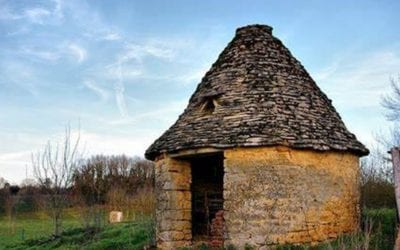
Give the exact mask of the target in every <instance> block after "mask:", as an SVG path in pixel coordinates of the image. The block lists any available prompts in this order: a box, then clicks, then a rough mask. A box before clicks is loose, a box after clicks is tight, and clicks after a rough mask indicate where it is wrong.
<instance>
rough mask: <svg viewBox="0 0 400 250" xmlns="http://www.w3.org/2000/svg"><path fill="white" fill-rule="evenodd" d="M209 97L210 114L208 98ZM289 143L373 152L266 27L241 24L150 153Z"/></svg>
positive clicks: (319, 149)
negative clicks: (181, 111) (352, 130)
mask: <svg viewBox="0 0 400 250" xmlns="http://www.w3.org/2000/svg"><path fill="white" fill-rule="evenodd" d="M210 100H211V101H212V102H213V103H214V104H217V105H214V107H213V110H212V112H205V111H204V109H202V107H204V105H205V102H209V101H210ZM276 145H284V146H288V147H292V148H304V149H314V150H318V151H327V150H334V151H349V152H353V153H355V154H357V155H360V156H362V155H367V154H368V149H367V148H366V147H365V146H364V145H363V144H362V143H360V142H359V141H358V140H357V138H356V137H355V136H354V134H352V133H350V132H349V131H348V130H347V129H346V127H345V125H344V123H343V121H342V119H341V118H340V116H339V114H338V113H337V112H336V110H335V108H334V107H333V106H332V102H331V100H330V99H328V97H327V96H326V95H325V94H324V93H323V92H322V91H321V90H320V89H319V88H318V86H317V85H316V83H315V82H314V80H313V79H312V78H311V77H310V75H309V74H308V73H307V71H306V70H305V69H304V67H303V66H302V65H301V64H300V62H299V61H297V60H296V59H295V58H294V57H293V56H292V55H291V53H290V51H289V50H288V49H287V48H286V47H285V46H284V45H283V44H282V42H281V41H280V40H279V39H277V38H275V37H274V36H273V35H272V28H271V27H269V26H266V25H250V26H245V27H242V28H239V29H237V31H236V35H235V37H234V38H233V40H232V41H231V42H230V43H229V44H228V46H227V47H226V48H225V49H224V50H223V52H222V53H221V54H220V55H219V57H218V59H217V61H216V62H215V63H214V64H213V65H212V67H211V69H210V70H209V71H208V72H207V73H206V75H205V76H204V77H203V79H202V81H201V82H200V84H199V85H198V86H197V89H196V91H195V92H194V94H193V95H192V97H191V98H190V100H189V104H188V106H187V107H186V109H185V111H184V112H183V114H182V115H180V116H179V118H178V120H177V121H176V122H175V124H174V125H172V126H171V127H170V128H169V129H168V130H167V131H166V132H165V133H164V134H163V135H162V136H161V137H160V138H159V139H157V140H156V141H155V142H154V143H153V144H152V145H151V146H150V147H149V148H148V149H147V151H146V158H148V159H154V158H155V157H156V156H157V155H158V154H160V153H162V152H176V151H178V150H183V149H195V148H202V147H214V148H233V147H254V146H276Z"/></svg>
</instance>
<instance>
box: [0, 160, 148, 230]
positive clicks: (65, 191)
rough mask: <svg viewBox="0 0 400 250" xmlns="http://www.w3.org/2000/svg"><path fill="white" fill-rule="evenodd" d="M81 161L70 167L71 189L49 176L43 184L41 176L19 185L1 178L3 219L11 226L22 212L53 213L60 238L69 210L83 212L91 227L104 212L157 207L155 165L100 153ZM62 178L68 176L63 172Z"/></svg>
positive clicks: (97, 224)
mask: <svg viewBox="0 0 400 250" xmlns="http://www.w3.org/2000/svg"><path fill="white" fill-rule="evenodd" d="M77 162H78V164H77V165H76V166H75V167H74V168H73V169H71V171H72V173H71V182H70V185H66V186H63V185H56V182H55V181H59V178H60V177H57V178H56V177H55V176H50V175H49V173H47V176H46V174H42V177H43V178H42V179H39V181H38V178H36V179H26V180H24V181H23V182H22V183H21V184H20V185H11V184H9V183H8V182H7V181H6V180H5V179H4V178H0V215H3V216H6V217H7V218H8V220H9V223H10V228H11V229H12V228H13V223H14V222H13V221H14V220H15V218H16V215H17V214H18V213H22V212H37V211H46V212H49V215H50V217H52V218H53V220H57V222H56V224H58V226H57V229H55V231H54V234H56V235H57V234H60V233H61V230H62V216H63V215H62V213H63V210H64V209H65V208H74V209H77V210H78V211H80V212H81V217H82V222H83V223H84V226H86V227H100V226H101V225H102V223H104V218H105V217H106V216H105V213H106V212H107V211H111V210H114V209H117V210H122V211H124V212H125V214H127V215H129V213H132V212H131V210H133V209H134V210H135V211H142V212H143V213H150V212H149V210H152V209H153V206H154V201H153V185H154V167H153V163H152V162H150V161H147V160H144V159H142V158H139V157H128V156H125V155H113V156H106V155H96V156H92V157H90V158H89V159H84V160H82V159H79V161H77ZM42 170H43V171H44V169H42ZM48 171H51V170H50V169H49V170H48ZM61 174H64V175H65V173H58V175H61ZM56 179H57V180H56ZM61 199H62V202H63V203H62V204H61V203H60V201H61ZM55 209H56V210H57V212H54V211H55Z"/></svg>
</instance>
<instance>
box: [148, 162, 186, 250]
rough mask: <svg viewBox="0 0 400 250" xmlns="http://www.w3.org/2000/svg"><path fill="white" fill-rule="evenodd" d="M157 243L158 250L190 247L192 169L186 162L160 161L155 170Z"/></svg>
mask: <svg viewBox="0 0 400 250" xmlns="http://www.w3.org/2000/svg"><path fill="white" fill-rule="evenodd" d="M155 180H156V199H157V207H156V237H157V239H156V241H157V247H158V248H160V249H177V248H180V247H185V246H190V245H191V243H192V231H191V230H192V225H191V219H192V214H191V192H190V183H191V168H190V164H189V162H185V161H180V160H176V159H172V158H170V157H168V156H167V155H163V156H162V157H159V159H157V161H156V167H155Z"/></svg>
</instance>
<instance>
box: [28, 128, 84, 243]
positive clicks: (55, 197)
mask: <svg viewBox="0 0 400 250" xmlns="http://www.w3.org/2000/svg"><path fill="white" fill-rule="evenodd" d="M78 144H79V135H78V137H77V138H76V139H73V138H72V135H71V130H70V128H69V127H67V128H66V130H65V135H64V138H63V142H62V144H59V143H55V144H52V143H51V142H50V141H49V142H48V143H47V144H46V146H45V147H44V149H43V151H40V152H38V153H37V154H36V155H32V165H33V169H34V176H35V178H36V181H37V182H38V183H39V185H40V187H41V188H42V190H43V191H44V192H45V193H46V206H47V211H49V212H50V215H51V218H52V219H53V222H54V235H56V236H58V235H60V233H61V231H62V221H63V212H64V209H65V207H66V206H67V205H68V203H67V201H68V198H69V189H70V188H71V186H72V184H73V174H74V172H75V169H76V167H77V166H78V163H79V160H80V159H81V155H80V154H79V152H78Z"/></svg>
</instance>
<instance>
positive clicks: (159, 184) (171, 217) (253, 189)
mask: <svg viewBox="0 0 400 250" xmlns="http://www.w3.org/2000/svg"><path fill="white" fill-rule="evenodd" d="M224 157H225V160H224V171H225V174H224V219H225V234H224V235H225V241H224V242H225V245H226V246H227V245H229V244H233V245H235V246H237V247H239V249H241V248H243V247H244V246H245V245H246V244H249V245H251V246H253V247H255V248H256V249H269V248H271V247H272V246H274V245H277V244H286V243H293V244H301V243H310V244H315V243H318V242H321V241H325V240H330V239H334V238H336V237H337V236H339V235H340V234H343V233H348V232H353V231H356V230H357V229H358V223H359V214H360V213H359V205H358V204H359V189H358V180H359V157H358V156H357V155H353V154H351V153H346V152H318V151H312V150H297V149H290V148H287V147H282V146H279V147H258V148H235V149H227V150H225V151H224ZM155 171H156V192H157V209H156V224H157V230H156V234H157V246H158V247H159V248H160V249H177V248H179V247H184V246H191V245H192V235H191V228H192V225H191V191H190V185H191V167H190V162H189V161H188V160H179V159H175V158H171V157H170V156H169V155H167V154H164V155H162V156H161V157H159V158H158V159H157V162H156V168H155Z"/></svg>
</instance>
